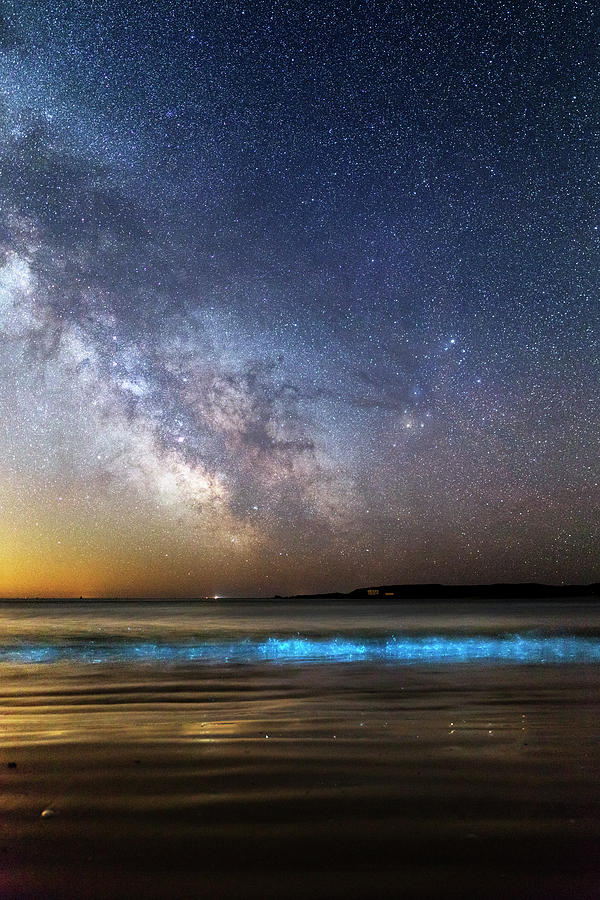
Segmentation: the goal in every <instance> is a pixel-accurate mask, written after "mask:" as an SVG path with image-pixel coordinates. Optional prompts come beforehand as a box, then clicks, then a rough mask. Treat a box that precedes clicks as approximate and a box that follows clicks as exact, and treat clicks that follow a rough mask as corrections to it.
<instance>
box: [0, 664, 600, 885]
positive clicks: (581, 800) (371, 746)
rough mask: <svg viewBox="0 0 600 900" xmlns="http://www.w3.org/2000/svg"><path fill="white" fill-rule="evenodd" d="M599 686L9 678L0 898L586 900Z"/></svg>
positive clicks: (4, 711)
mask: <svg viewBox="0 0 600 900" xmlns="http://www.w3.org/2000/svg"><path fill="white" fill-rule="evenodd" d="M599 686H600V678H599V674H598V671H597V668H596V667H595V666H591V665H587V666H570V665H565V666H557V667H545V666H510V667H494V666H485V665H481V666H477V665H474V666H430V667H422V668H417V667H382V666H367V665H339V666H338V665H334V666H331V665H330V666H290V667H277V666H221V667H217V666H212V667H198V666H195V667H183V666H173V667H160V666H156V665H152V666H150V665H148V666H115V667H109V666H100V667H93V666H69V665H55V666H14V667H10V666H6V667H4V669H3V678H2V682H1V687H0V703H1V718H2V733H1V744H0V778H1V804H0V896H1V897H3V898H12V897H23V898H34V897H35V898H39V897H44V898H45V897H53V898H82V897H103V898H104V897H106V898H109V897H110V898H113V897H114V898H121V897H123V898H124V897H131V896H137V897H149V898H150V897H152V898H159V897H161V898H164V897H178V898H184V897H211V898H212V897H227V898H234V897H256V898H258V897H278V898H280V897H290V898H292V897H323V898H325V897H345V898H347V897H387V896H389V897H391V896H394V897H397V896H406V897H440V896H445V897H448V896H450V897H539V898H542V897H543V898H549V897H577V898H587V897H598V896H600V863H599V862H598V846H599V839H600V815H599V813H600V778H599V775H600V773H599V771H598V736H599V731H600V726H599V724H598V723H599V721H600V719H599V715H598V714H599V712H600V704H599V700H600V692H599V690H598V688H599ZM10 762H15V763H16V767H15V768H9V767H8V764H9V763H10ZM45 808H52V809H53V810H54V811H55V813H56V814H55V815H54V816H52V817H47V818H41V817H40V814H41V812H42V810H43V809H45Z"/></svg>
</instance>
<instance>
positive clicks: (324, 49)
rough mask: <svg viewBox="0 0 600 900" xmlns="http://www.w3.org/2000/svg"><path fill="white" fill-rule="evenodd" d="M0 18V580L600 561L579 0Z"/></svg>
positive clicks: (528, 569) (228, 578) (447, 574)
mask: <svg viewBox="0 0 600 900" xmlns="http://www.w3.org/2000/svg"><path fill="white" fill-rule="evenodd" d="M0 15H1V18H0V148H1V149H0V154H1V155H0V423H1V424H0V595H4V596H44V595H45V596H70V595H71V596H72V595H76V596H79V595H80V594H82V595H84V596H106V595H114V596H198V595H238V596H239V595H251V596H262V595H272V594H274V593H281V594H285V593H294V592H303V591H307V592H312V591H318V590H350V589H352V588H354V587H357V586H359V585H365V584H381V583H385V582H388V583H390V582H395V583H397V582H410V581H414V582H424V581H444V582H461V581H468V582H488V581H496V580H507V581H510V580H541V581H548V582H557V583H559V582H561V581H582V582H583V581H591V580H600V561H599V560H600V557H599V555H598V535H599V519H600V512H599V510H600V495H599V490H598V485H599V479H600V475H599V471H598V460H599V452H598V450H599V448H598V435H599V432H600V427H599V426H600V415H599V412H600V390H599V384H600V380H599V376H600V362H599V360H600V356H599V335H600V292H599V288H598V284H599V282H598V271H599V262H600V255H599V249H600V231H599V227H600V215H599V213H600V196H599V187H598V186H599V175H598V173H599V161H600V159H599V158H600V153H599V148H600V142H599V138H598V134H599V131H598V126H599V119H600V101H599V99H598V62H599V60H598V47H597V44H598V41H597V34H598V26H599V24H600V23H599V21H598V18H599V16H598V7H597V4H595V3H594V2H587V0H571V2H568V3H551V2H536V0H532V2H530V3H527V4H520V3H515V2H505V0H498V2H497V0H494V2H488V0H455V2H453V0H440V2H437V3H433V4H431V3H426V2H423V0H421V2H393V0H391V2H383V0H353V2H350V0H346V2H328V0H315V2H313V0H297V2H292V0H252V2H241V0H240V2H237V0H207V2H185V0H170V2H166V0H153V2H152V3H148V2H139V0H119V2H116V0H69V2H65V0H52V2H49V0H35V2H33V0H30V2H28V0H12V2H11V0H3V2H2V4H1V7H0Z"/></svg>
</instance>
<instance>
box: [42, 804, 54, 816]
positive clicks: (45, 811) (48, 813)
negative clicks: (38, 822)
mask: <svg viewBox="0 0 600 900" xmlns="http://www.w3.org/2000/svg"><path fill="white" fill-rule="evenodd" d="M55 815H56V812H55V810H53V809H52V807H51V806H49V807H48V808H47V809H43V810H42V815H41V818H42V819H51V818H52V816H55Z"/></svg>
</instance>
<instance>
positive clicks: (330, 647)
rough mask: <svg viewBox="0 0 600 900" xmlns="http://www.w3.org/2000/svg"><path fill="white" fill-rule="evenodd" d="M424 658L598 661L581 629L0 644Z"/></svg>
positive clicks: (593, 641)
mask: <svg viewBox="0 0 600 900" xmlns="http://www.w3.org/2000/svg"><path fill="white" fill-rule="evenodd" d="M2 662H5V663H13V664H15V663H16V664H19V663H21V664H23V663H27V664H29V663H58V662H72V663H97V664H102V663H135V662H148V663H152V662H166V663H206V664H216V663H274V664H293V663H302V664H307V663H354V662H374V663H387V664H391V665H411V664H415V663H418V664H427V663H472V662H490V663H497V664H511V663H512V664H516V663H531V664H538V665H540V664H541V665H548V664H557V663H596V662H600V638H597V637H579V636H562V637H557V636H546V637H544V636H522V635H518V634H514V635H504V636H499V637H486V636H468V637H450V636H435V635H434V636H429V637H422V636H421V637H415V636H413V637H403V636H390V637H384V638H369V639H366V640H360V639H358V638H352V639H350V638H343V637H334V638H305V637H290V638H281V637H278V638H277V637H271V638H267V639H265V640H252V639H245V640H229V641H223V640H221V641H206V642H203V643H195V644H183V643H158V642H143V643H132V642H123V641H116V640H115V641H110V640H106V639H104V640H101V641H100V640H98V641H96V640H80V641H72V642H70V643H56V644H41V643H25V644H19V645H12V646H6V645H5V646H3V647H0V663H2Z"/></svg>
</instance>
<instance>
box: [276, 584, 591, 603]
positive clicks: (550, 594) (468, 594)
mask: <svg viewBox="0 0 600 900" xmlns="http://www.w3.org/2000/svg"><path fill="white" fill-rule="evenodd" d="M599 597H600V583H595V584H583V585H582V584H560V585H557V584H537V583H536V582H524V583H520V584H504V583H500V584H383V585H375V586H372V587H363V588H356V590H354V591H350V592H349V593H347V594H343V593H341V592H339V591H337V592H333V593H329V594H295V595H294V596H293V597H287V598H283V597H282V598H281V599H288V600H290V599H294V600H301V599H302V600H311V599H315V600H316V599H317V598H318V599H320V600H322V599H330V600H365V599H366V600H391V601H393V600H477V601H479V602H481V601H485V600H512V601H519V600H523V601H531V600H567V599H579V598H587V599H596V598H599Z"/></svg>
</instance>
